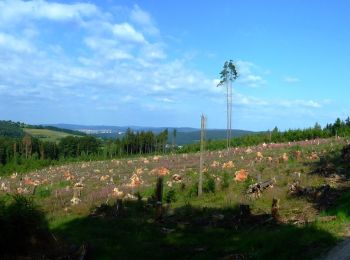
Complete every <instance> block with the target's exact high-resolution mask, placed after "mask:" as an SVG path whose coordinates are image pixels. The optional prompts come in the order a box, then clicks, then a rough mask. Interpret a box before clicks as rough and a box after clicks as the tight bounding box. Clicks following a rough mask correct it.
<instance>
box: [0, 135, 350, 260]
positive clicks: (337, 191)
mask: <svg viewBox="0 0 350 260" xmlns="http://www.w3.org/2000/svg"><path fill="white" fill-rule="evenodd" d="M346 142H347V141H346V140H345V139H343V138H342V139H340V138H332V139H319V140H311V141H307V142H306V141H302V142H296V143H290V144H287V143H286V144H269V145H259V146H252V147H248V148H247V147H246V148H234V149H231V150H230V151H226V150H225V151H210V152H207V153H206V155H205V162H206V166H205V171H206V175H205V182H204V189H203V190H204V192H205V194H204V195H203V196H201V197H198V196H197V180H198V161H199V155H198V154H197V153H191V154H177V155H163V156H150V157H138V158H136V157H135V158H129V159H118V160H116V159H113V160H109V161H96V162H84V163H73V164H68V165H64V166H57V167H51V168H47V169H43V170H40V171H35V172H32V173H28V174H25V175H16V174H13V175H11V176H9V177H6V178H2V179H1V181H0V183H1V191H0V193H1V194H2V198H3V200H6V203H5V204H2V205H7V206H5V207H4V206H2V212H5V213H4V214H0V216H8V215H7V214H8V213H6V212H8V211H9V210H8V209H9V208H11V207H13V206H11V205H12V204H11V203H13V201H14V202H15V204H14V205H17V204H16V203H18V202H16V199H15V200H13V199H11V196H12V195H11V194H17V193H20V194H22V195H24V196H26V197H31V198H32V200H33V203H35V204H37V205H38V206H39V208H41V210H43V212H45V214H46V220H45V221H47V222H46V224H45V225H44V226H46V228H47V229H48V230H49V232H51V233H52V234H54V237H55V238H56V240H57V241H56V240H55V239H54V240H55V241H56V242H53V244H54V245H55V246H53V247H51V248H52V250H53V251H54V252H50V250H49V252H47V253H46V255H55V254H59V255H61V256H62V255H73V254H81V253H83V252H85V253H86V254H87V255H88V256H89V257H90V258H93V259H111V258H112V259H113V258H122V259H124V258H126V259H135V258H136V259H138V258H145V259H147V258H153V259H157V258H159V259H163V258H165V257H166V258H172V259H178V258H181V259H182V258H200V259H213V258H227V259H231V258H233V259H270V258H274V259H293V258H297V257H298V256H300V255H303V258H304V259H310V258H314V257H316V256H319V255H321V254H323V253H324V252H325V251H327V249H329V248H330V247H332V246H333V245H334V244H335V243H336V242H337V241H339V240H340V239H341V238H342V237H343V236H345V235H346V234H347V232H348V230H349V229H348V228H349V221H350V216H349V213H350V212H349V206H350V205H349V200H348V198H349V197H350V195H349V194H350V191H349V188H350V183H349V181H348V177H349V165H350V153H349V150H350V148H347V149H343V147H344V145H345V146H346V144H347V143H346ZM242 170H244V171H245V172H247V173H248V174H247V176H246V177H247V178H246V179H244V178H243V179H237V175H238V174H239V173H241V172H242ZM160 175H162V176H163V178H164V196H163V214H162V216H161V217H160V218H159V215H158V213H159V212H158V213H157V210H156V208H157V203H156V201H155V193H154V189H155V186H156V185H155V184H156V180H157V177H158V176H160ZM273 178H274V179H275V181H276V182H275V183H274V184H273V185H272V186H270V187H268V188H267V189H265V190H263V191H261V193H260V194H259V195H257V194H247V190H249V189H248V188H249V186H250V185H251V184H254V183H256V182H259V181H266V180H271V179H273ZM296 183H299V184H298V185H299V186H298V187H299V188H298V189H296V190H293V188H292V187H297V186H296ZM293 185H294V186H293ZM77 191H79V192H77ZM6 194H8V195H6ZM74 198H75V199H74ZM273 198H278V199H279V207H278V214H277V215H276V214H272V213H273V212H274V211H272V208H271V205H272V201H273ZM73 199H74V200H73ZM118 200H119V202H118ZM120 200H122V202H120ZM11 201H12V202H11ZM242 205H248V207H249V209H250V213H249V212H248V213H247V211H244V210H242V208H244V207H242ZM17 207H18V206H17ZM245 207H246V206H245ZM12 212H13V211H12ZM5 218H6V219H8V218H7V217H5ZM28 219H30V218H28ZM45 221H43V223H45ZM9 233H11V232H9ZM11 234H14V236H16V233H15V232H14V233H11ZM13 239H19V238H18V237H15V238H13ZM38 240H40V239H39V238H38ZM49 241H51V240H49ZM26 243H29V245H32V242H31V240H29V242H28V241H27V242H26ZM50 243H51V242H50ZM36 245H37V249H35V248H36V247H35V246H34V247H32V248H33V250H34V249H35V250H39V249H40V250H41V251H40V250H39V251H40V252H45V250H44V249H42V248H41V246H40V243H37V244H36ZM29 248H30V247H29ZM38 248H39V249H38ZM54 249H55V250H56V251H55V250H54ZM57 250H58V251H57ZM30 253H32V252H29V253H28V252H27V254H30ZM24 254H25V253H24Z"/></svg>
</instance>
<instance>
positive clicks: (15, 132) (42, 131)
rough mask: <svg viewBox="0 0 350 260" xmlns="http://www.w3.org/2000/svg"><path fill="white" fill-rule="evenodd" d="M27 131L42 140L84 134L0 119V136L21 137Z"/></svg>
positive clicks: (82, 134)
mask: <svg viewBox="0 0 350 260" xmlns="http://www.w3.org/2000/svg"><path fill="white" fill-rule="evenodd" d="M25 133H27V134H29V135H31V136H33V137H37V138H40V139H43V140H50V141H56V140H58V139H60V138H62V137H66V136H68V135H74V136H84V135H86V134H85V133H83V132H80V131H75V130H70V129H62V128H58V127H53V126H42V125H29V124H25V123H21V122H12V121H5V120H0V136H5V137H13V138H21V137H23V136H24V134H25Z"/></svg>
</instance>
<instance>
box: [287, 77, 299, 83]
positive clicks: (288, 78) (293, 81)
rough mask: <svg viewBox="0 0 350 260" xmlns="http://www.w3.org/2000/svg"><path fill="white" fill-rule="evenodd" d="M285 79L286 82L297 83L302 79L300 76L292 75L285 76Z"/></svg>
mask: <svg viewBox="0 0 350 260" xmlns="http://www.w3.org/2000/svg"><path fill="white" fill-rule="evenodd" d="M283 81H284V82H287V83H297V82H300V80H299V79H298V78H295V77H290V76H286V77H284V79H283Z"/></svg>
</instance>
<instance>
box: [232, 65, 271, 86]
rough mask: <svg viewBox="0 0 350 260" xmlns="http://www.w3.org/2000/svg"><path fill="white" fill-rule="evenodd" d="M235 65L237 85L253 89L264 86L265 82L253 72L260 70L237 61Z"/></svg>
mask: <svg viewBox="0 0 350 260" xmlns="http://www.w3.org/2000/svg"><path fill="white" fill-rule="evenodd" d="M236 64H237V69H238V73H239V77H238V80H237V82H238V83H240V84H243V85H246V86H249V87H254V88H255V87H260V86H263V85H265V84H266V80H265V79H264V78H263V77H262V76H260V75H258V74H257V73H256V72H255V71H259V70H260V68H259V67H258V66H256V65H255V64H254V63H252V62H248V61H242V60H239V61H237V62H236ZM264 74H265V73H264Z"/></svg>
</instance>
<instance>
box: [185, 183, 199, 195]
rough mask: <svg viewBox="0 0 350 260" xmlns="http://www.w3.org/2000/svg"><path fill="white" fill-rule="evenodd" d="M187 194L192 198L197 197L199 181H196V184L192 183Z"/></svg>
mask: <svg viewBox="0 0 350 260" xmlns="http://www.w3.org/2000/svg"><path fill="white" fill-rule="evenodd" d="M187 195H188V197H190V198H192V197H196V196H197V195H198V182H195V183H194V184H192V186H191V187H190V189H189V190H188V194H187Z"/></svg>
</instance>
